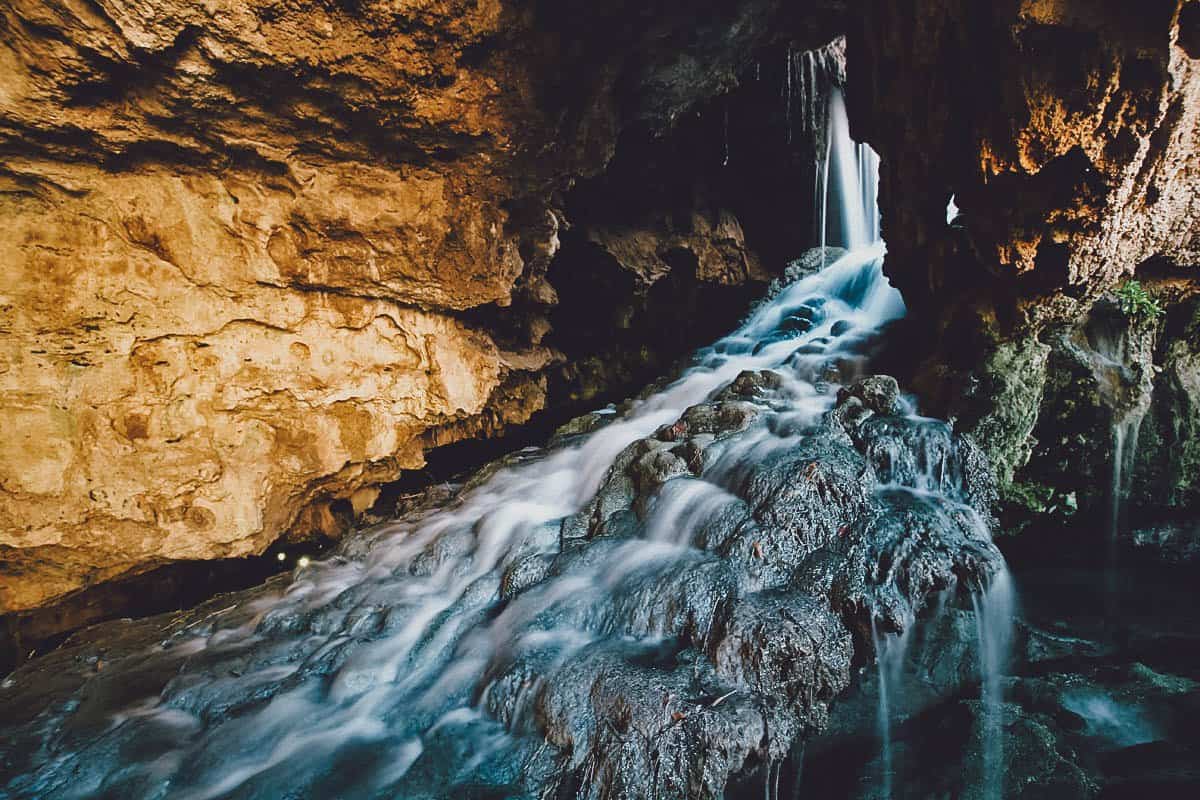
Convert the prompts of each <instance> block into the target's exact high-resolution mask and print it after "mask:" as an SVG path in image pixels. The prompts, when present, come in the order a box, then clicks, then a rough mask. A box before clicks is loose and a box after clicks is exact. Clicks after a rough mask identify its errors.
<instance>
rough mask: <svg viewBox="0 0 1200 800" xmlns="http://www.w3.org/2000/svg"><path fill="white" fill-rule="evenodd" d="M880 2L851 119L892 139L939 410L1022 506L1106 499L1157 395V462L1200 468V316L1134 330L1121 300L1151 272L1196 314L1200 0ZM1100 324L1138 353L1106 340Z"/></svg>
mask: <svg viewBox="0 0 1200 800" xmlns="http://www.w3.org/2000/svg"><path fill="white" fill-rule="evenodd" d="M861 9H862V11H863V13H862V14H858V15H851V16H850V23H851V25H850V30H849V34H848V40H849V45H848V46H849V59H848V62H849V83H850V91H849V93H848V100H849V103H850V111H851V123H852V131H853V133H854V135H855V136H856V137H860V138H865V139H867V140H869V141H870V142H871V143H872V144H873V145H874V146H875V148H876V149H877V150H878V151H879V152H880V153H881V155H882V161H883V164H882V168H881V189H880V202H881V207H882V210H883V216H884V219H883V227H884V236H885V238H886V239H887V241H888V262H887V270H888V273H889V276H890V277H891V278H892V280H893V282H894V283H896V284H897V285H898V286H899V287H900V288H901V290H902V291H903V292H904V295H905V301H906V303H907V304H908V306H909V309H910V317H909V319H908V320H907V322H906V325H907V328H906V330H905V331H904V337H905V339H906V342H905V346H904V348H903V349H905V350H907V351H908V352H909V353H911V352H914V351H915V352H917V353H918V355H916V356H915V357H913V360H914V361H917V362H921V363H920V364H919V366H915V367H914V373H915V377H914V383H915V384H916V385H917V386H918V387H919V388H920V391H921V394H922V397H923V400H925V401H926V403H927V407H928V408H929V409H930V411H931V412H932V413H935V414H939V415H946V416H951V415H953V416H956V417H958V420H959V425H960V428H961V429H963V430H965V431H967V432H969V433H971V434H972V435H973V436H974V437H975V438H976V439H977V440H978V441H979V442H980V443H981V444H982V445H983V446H984V447H985V449H986V450H987V451H988V454H989V456H990V457H991V459H992V461H993V463H994V465H995V467H996V470H997V473H998V477H999V479H1000V483H1001V488H1002V492H1003V493H1004V495H1005V497H1006V499H1007V500H1008V501H1009V502H1010V504H1011V506H1010V508H1012V509H1018V510H1020V512H1021V515H1023V518H1024V520H1027V519H1028V514H1029V513H1033V514H1034V515H1045V514H1052V515H1062V514H1064V513H1066V514H1068V515H1069V514H1073V513H1074V512H1075V511H1076V510H1077V509H1079V508H1083V509H1087V510H1089V511H1090V512H1092V513H1096V514H1101V515H1102V516H1107V513H1108V512H1107V511H1104V510H1103V509H1107V508H1108V506H1109V499H1108V498H1109V495H1110V494H1111V490H1110V486H1111V484H1112V470H1113V462H1114V457H1115V456H1114V447H1115V441H1114V434H1113V431H1114V428H1120V427H1121V426H1122V425H1124V424H1125V420H1126V418H1127V417H1128V416H1130V415H1133V416H1140V415H1142V414H1145V413H1147V409H1148V408H1149V406H1150V405H1151V404H1153V406H1154V408H1155V411H1153V412H1152V413H1151V417H1152V418H1153V420H1156V421H1152V422H1148V425H1151V426H1152V427H1148V428H1147V432H1148V436H1151V438H1150V439H1147V440H1145V441H1144V442H1143V443H1142V447H1141V448H1139V455H1138V456H1137V457H1138V458H1139V459H1150V460H1153V461H1155V462H1156V463H1157V466H1156V467H1155V468H1154V469H1155V470H1157V471H1156V473H1155V474H1157V475H1159V476H1160V477H1161V479H1162V480H1168V481H1171V482H1172V485H1174V482H1179V481H1183V482H1185V483H1186V482H1187V481H1188V480H1190V478H1188V477H1187V476H1188V475H1190V474H1192V470H1193V468H1192V467H1190V466H1188V465H1189V464H1190V463H1191V462H1190V460H1189V459H1190V456H1187V455H1182V454H1184V453H1190V452H1192V449H1193V448H1194V447H1195V443H1196V438H1195V434H1194V433H1192V432H1191V431H1192V428H1191V427H1190V426H1191V425H1192V423H1191V422H1189V421H1186V420H1190V416H1191V411H1190V409H1189V408H1188V407H1187V404H1188V403H1189V402H1190V401H1181V400H1180V398H1181V397H1186V396H1187V393H1188V390H1187V389H1181V388H1179V387H1182V386H1189V385H1191V383H1192V382H1194V375H1193V369H1192V368H1191V367H1190V366H1188V367H1185V368H1184V370H1183V372H1184V373H1186V374H1180V370H1179V366H1180V365H1182V364H1185V363H1189V364H1190V362H1188V361H1187V358H1186V356H1182V355H1181V354H1184V353H1190V352H1191V351H1192V350H1193V349H1194V348H1193V346H1192V344H1191V343H1190V342H1189V341H1188V340H1187V339H1186V337H1187V336H1188V335H1190V334H1188V333H1187V331H1189V330H1190V329H1189V328H1188V327H1187V326H1186V325H1184V324H1183V323H1182V322H1176V321H1172V322H1170V324H1167V323H1164V322H1160V323H1158V324H1156V325H1142V326H1137V325H1131V323H1130V321H1129V320H1128V319H1127V318H1126V317H1125V316H1124V315H1122V314H1121V313H1120V312H1119V311H1117V310H1116V309H1115V305H1114V303H1115V300H1114V298H1113V297H1111V296H1108V297H1107V299H1106V295H1107V293H1109V292H1110V291H1111V290H1113V289H1115V288H1117V286H1118V285H1119V284H1121V282H1122V281H1124V280H1126V279H1128V278H1130V277H1131V276H1133V275H1134V273H1135V272H1136V273H1137V275H1138V276H1139V277H1141V278H1142V279H1143V281H1144V282H1147V285H1152V287H1153V290H1154V292H1155V293H1156V294H1157V295H1158V296H1159V297H1160V299H1161V300H1162V302H1163V303H1164V304H1167V305H1171V306H1172V310H1171V313H1170V314H1169V317H1170V318H1171V319H1172V320H1175V319H1176V318H1177V317H1178V318H1180V319H1182V318H1184V317H1186V316H1187V314H1188V313H1189V312H1187V311H1186V308H1185V306H1184V305H1178V304H1180V303H1184V301H1183V300H1182V298H1184V297H1186V296H1188V295H1189V294H1190V293H1191V292H1192V291H1193V289H1192V288H1191V287H1194V286H1195V285H1196V277H1197V273H1196V271H1195V266H1194V265H1196V264H1200V205H1197V200H1196V196H1197V192H1196V189H1197V186H1200V155H1198V149H1197V145H1198V144H1200V72H1198V70H1200V63H1198V62H1197V57H1198V56H1200V50H1198V49H1197V37H1198V35H1200V4H1198V3H1195V2H1191V0H1188V1H1187V2H1183V1H1181V0H1152V1H1151V2H1147V3H1140V4H1130V3H1125V2H1119V0H1112V1H1111V2H1084V0H1005V1H1004V2H999V3H986V4H984V3H972V2H966V0H864V2H863V3H861ZM952 198H953V204H954V206H955V207H957V214H955V213H953V212H952V210H951V209H950V208H949V206H950V203H951V199H952ZM1185 305H1186V304H1185ZM1176 306H1178V307H1176ZM1101 333H1102V334H1103V335H1104V336H1111V337H1116V338H1117V339H1119V340H1120V346H1119V347H1117V350H1120V351H1121V352H1101V351H1104V350H1105V346H1104V343H1102V342H1098V341H1097V340H1096V338H1095V336H1096V335H1097V334H1101ZM1115 341H1116V339H1114V342H1115ZM1108 344H1109V345H1112V344H1113V342H1109V343H1108ZM1108 349H1112V348H1111V347H1109V348H1108ZM1114 359H1115V363H1108V362H1112V361H1113V360H1114ZM1172 376H1174V377H1172ZM1172 387H1174V388H1172ZM1152 395H1153V398H1154V399H1153V401H1152V400H1151V396H1152ZM1171 398H1174V399H1171ZM1164 404H1169V405H1170V406H1171V407H1170V408H1166V407H1165V406H1164ZM1181 420H1184V421H1185V422H1180V421H1181ZM1181 426H1182V427H1181ZM1149 448H1155V450H1154V451H1153V452H1152V451H1151V450H1150V449H1149ZM1167 453H1174V454H1180V455H1178V456H1174V455H1172V456H1168V455H1166V454H1167ZM1172 458H1174V459H1175V461H1178V463H1175V461H1172V462H1171V463H1170V464H1166V463H1159V462H1163V460H1164V459H1167V460H1170V459H1172ZM1181 459H1182V460H1181ZM1132 468H1133V465H1132V464H1130V465H1128V467H1127V468H1126V469H1125V472H1126V477H1128V473H1129V470H1130V469H1132ZM1145 469H1149V467H1148V466H1146V467H1145ZM1155 480H1157V479H1155ZM1137 481H1140V483H1138V482H1137ZM1137 481H1135V488H1134V496H1135V499H1137V498H1138V497H1140V498H1141V499H1140V500H1139V501H1138V502H1141V503H1142V504H1143V505H1144V506H1146V507H1149V506H1155V507H1156V508H1158V509H1159V510H1178V508H1179V507H1180V505H1181V504H1183V503H1184V497H1185V496H1186V495H1188V492H1187V491H1186V490H1179V489H1177V488H1176V489H1167V488H1163V489H1161V490H1154V491H1150V490H1149V489H1148V488H1146V487H1147V486H1148V483H1147V481H1146V480H1143V479H1141V478H1139V479H1137ZM1136 486H1143V489H1145V491H1140V490H1138V489H1136ZM1139 491H1140V495H1139ZM1152 495H1153V499H1152V497H1151V496H1152ZM1143 501H1144V502H1143ZM1021 515H1019V516H1021ZM1011 521H1013V522H1014V524H1023V522H1020V521H1019V520H1011Z"/></svg>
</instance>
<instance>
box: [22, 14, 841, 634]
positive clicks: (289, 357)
mask: <svg viewBox="0 0 1200 800" xmlns="http://www.w3.org/2000/svg"><path fill="white" fill-rule="evenodd" d="M833 5H836V4H833ZM822 8H824V4H823V5H822ZM781 13H782V11H781V9H780V7H779V4H777V3H774V2H765V1H764V2H753V3H731V2H719V1H718V2H714V3H711V4H708V5H706V6H705V8H704V9H703V10H702V11H698V10H697V9H696V8H695V7H694V6H692V5H686V6H685V5H684V4H679V3H674V2H670V1H668V2H664V3H662V4H654V5H653V6H652V7H649V8H643V9H641V10H640V11H639V12H638V13H637V14H630V13H629V9H626V8H623V7H605V8H593V7H592V5H591V4H583V3H572V2H568V3H563V4H557V5H556V6H555V7H554V8H549V7H545V6H544V5H542V4H525V3H520V2H483V3H461V2H453V0H451V1H448V2H433V3H424V4H420V5H419V7H417V6H411V4H407V5H405V4H402V6H396V5H395V4H392V3H385V2H366V3H352V4H337V3H335V4H330V3H324V2H309V1H308V0H301V2H298V3H296V2H287V3H284V2H269V3H266V4H261V3H260V4H256V5H253V6H246V5H245V4H241V3H231V2H217V3H207V4H194V3H172V2H170V0H152V1H151V2H105V3H99V4H96V3H85V2H74V1H73V0H72V1H71V2H65V3H58V2H45V1H44V0H20V1H19V2H14V3H9V4H7V5H6V6H5V8H4V9H3V10H2V11H0V30H2V31H3V43H2V44H0V76H2V77H0V153H2V154H3V158H2V160H3V165H2V166H0V213H2V214H3V217H4V219H5V226H4V230H3V231H2V232H0V263H2V264H3V266H4V268H3V270H0V272H2V277H0V329H2V330H3V333H4V335H3V338H2V340H0V425H2V426H3V427H4V429H5V435H4V437H3V440H2V441H0V613H2V612H5V611H11V610H13V609H20V608H26V607H30V606H36V605H39V604H42V603H45V602H47V601H49V600H52V599H53V598H56V597H59V596H61V595H63V594H64V593H68V592H70V591H72V590H75V589H78V588H80V587H83V586H87V585H90V584H94V583H96V582H98V581H102V580H106V579H109V578H112V577H114V576H118V575H121V574H124V573H128V572H130V571H139V570H144V569H147V568H149V567H152V566H154V565H156V564H160V563H164V562H167V561H172V560H178V559H195V558H216V557H235V556H242V555H247V554H252V553H257V552H261V551H262V550H263V549H264V548H265V547H266V546H267V545H268V544H269V543H270V542H271V541H273V540H275V539H276V538H278V537H280V536H282V535H292V536H301V537H303V536H309V535H312V534H314V533H319V534H323V535H335V534H337V533H339V532H340V530H341V528H340V526H339V525H338V524H335V522H334V520H333V516H332V515H331V514H330V513H329V508H330V505H331V503H332V502H333V501H335V500H336V501H341V503H342V504H346V503H349V504H350V506H351V507H352V508H353V510H354V511H362V510H363V509H364V508H366V507H367V506H369V505H370V504H371V502H372V501H373V499H374V498H375V490H374V488H373V487H374V486H376V485H378V484H380V483H383V482H387V481H389V480H394V479H395V478H396V477H397V476H398V475H400V474H401V472H402V471H404V470H410V469H414V468H417V467H420V466H421V465H422V464H423V463H424V456H425V453H426V452H427V451H428V450H429V449H430V448H432V447H435V446H439V445H442V444H446V443H450V442H453V441H456V440H460V439H464V438H470V437H485V436H491V435H495V434H497V433H499V432H500V431H502V430H504V429H505V428H506V427H508V426H511V425H514V424H519V423H522V422H525V421H526V420H528V419H529V417H530V415H531V414H533V413H534V412H536V411H537V410H539V409H541V408H542V407H544V406H545V405H546V404H547V402H548V400H547V392H548V385H547V380H548V377H547V376H548V370H549V369H550V368H551V367H553V366H554V365H556V364H558V363H560V361H561V356H562V353H561V352H560V351H558V350H556V349H555V348H554V347H552V346H549V345H548V344H547V342H546V341H545V337H546V333H547V330H548V328H549V322H548V320H547V313H548V309H549V308H550V307H551V306H552V305H553V304H554V303H555V302H556V299H557V298H556V293H555V290H554V288H553V287H552V286H551V285H550V284H549V283H548V282H547V279H546V274H547V269H548V266H549V263H550V261H551V260H552V259H553V258H554V256H555V254H556V252H557V249H558V244H559V232H560V230H561V229H562V228H563V227H564V226H565V225H566V224H567V220H565V218H564V214H563V210H562V208H563V205H564V201H563V192H564V191H565V190H566V189H567V188H568V187H569V185H570V183H571V181H572V180H573V179H574V178H575V177H576V176H579V175H587V174H592V173H594V172H596V171H597V170H599V169H601V168H602V167H603V165H604V164H605V163H606V161H607V160H608V159H609V158H610V157H611V155H612V153H613V150H614V148H615V147H616V142H617V137H618V134H619V132H620V131H621V130H622V128H623V127H624V126H625V125H626V124H628V123H631V122H633V121H637V122H638V124H641V125H644V126H646V127H648V128H649V129H653V130H661V129H663V128H665V127H666V126H668V125H669V124H670V123H671V121H672V120H674V119H676V118H677V117H678V116H679V115H680V114H681V113H682V112H683V111H684V110H685V109H687V108H689V107H690V106H691V105H692V104H693V103H694V102H695V101H696V100H697V99H701V98H705V97H708V96H711V95H712V94H714V93H716V92H717V91H718V90H719V89H720V88H721V87H723V86H726V85H728V84H730V83H731V81H732V76H733V74H734V72H735V71H737V70H740V69H741V68H743V67H744V66H745V64H746V62H747V60H748V58H749V52H750V49H751V45H752V44H754V43H757V42H762V41H766V40H769V39H771V38H773V37H776V36H778V35H780V32H779V30H778V28H777V27H776V22H777V19H778V16H779V14H781ZM697 19H703V22H702V23H699V24H698V23H697V22H696V20H697ZM792 21H793V22H794V21H795V20H792ZM792 27H793V29H798V28H799V27H802V26H799V25H796V26H792ZM818 27H820V25H819V24H818V23H815V22H814V23H813V27H812V28H811V29H809V35H811V36H813V37H817V36H819V35H823V34H817V33H815V30H816V28H818ZM817 41H820V39H818V38H815V39H814V42H813V43H814V44H815V43H817ZM710 216H711V219H712V222H711V224H708V223H705V224H702V225H699V226H698V227H696V228H695V230H694V231H693V232H692V234H691V238H690V239H688V241H687V243H686V245H687V246H688V247H691V248H693V249H696V251H697V252H698V253H703V254H706V253H708V252H709V251H711V250H713V249H714V248H716V249H717V250H721V251H723V252H725V254H726V255H729V252H730V251H731V249H732V250H738V249H739V248H744V243H743V242H742V241H741V240H740V238H739V237H740V228H739V226H738V223H737V221H736V219H731V218H730V217H729V216H728V214H727V213H725V212H723V211H722V209H721V208H719V207H717V208H714V209H712V212H711V215H710ZM705 219H707V217H706V218H705ZM656 237H657V234H656V233H655V232H651V233H650V234H648V235H643V234H640V233H636V232H634V233H632V234H631V238H629V239H628V241H634V240H636V241H637V242H638V248H640V249H641V250H645V251H647V253H648V255H647V257H648V258H650V259H651V260H653V259H655V258H658V257H659V256H658V255H657V254H655V253H653V252H651V251H653V249H654V248H655V247H658V248H659V249H660V250H662V251H663V252H666V251H669V250H672V249H673V248H676V244H677V243H676V242H674V241H673V240H670V239H669V237H668V240H659V239H658V238H656ZM611 246H612V248H613V249H615V250H620V251H621V252H626V251H628V250H629V247H626V246H624V245H619V244H617V243H616V242H615V240H611ZM735 257H737V258H742V259H743V260H744V261H745V263H746V268H745V269H743V270H742V271H741V272H739V273H736V274H735V273H732V272H729V271H727V270H724V269H722V268H718V272H719V273H720V274H719V275H715V276H714V280H716V281H717V282H718V283H720V284H722V285H729V284H730V283H731V282H736V281H738V280H742V279H744V278H745V277H747V276H750V275H752V274H754V273H755V269H752V268H751V267H752V266H753V264H754V259H753V256H752V255H751V254H748V253H747V252H745V251H744V249H743V251H742V252H740V254H735ZM627 260H628V259H626V261H627ZM701 260H702V261H703V262H704V264H705V265H708V264H710V263H712V260H711V259H710V258H709V257H708V256H707V255H702V257H701ZM623 263H624V262H623ZM705 269H707V266H706V267H705ZM566 271H569V267H568V268H567V270H566ZM735 272H736V271H735ZM655 277H659V276H658V275H656V276H655ZM695 277H696V276H691V278H687V279H685V281H684V282H685V283H686V282H687V280H692V279H694V278H695ZM701 279H702V280H703V279H704V276H701ZM683 338H686V336H685V337H683ZM694 344H695V342H691V341H689V342H688V346H689V347H690V346H692V345H694ZM685 351H686V348H685ZM581 357H582V356H581ZM668 357H674V355H671V356H668ZM602 377H603V378H604V379H606V380H612V381H615V380H616V379H617V378H613V377H612V376H602ZM617 377H622V376H617ZM626 388H627V387H626Z"/></svg>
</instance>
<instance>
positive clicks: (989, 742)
mask: <svg viewBox="0 0 1200 800" xmlns="http://www.w3.org/2000/svg"><path fill="white" fill-rule="evenodd" d="M1016 598H1017V595H1016V589H1015V587H1014V586H1013V580H1012V575H1010V574H1009V572H1008V570H1004V571H1003V572H1001V573H999V574H998V575H996V576H995V577H994V578H993V579H992V582H991V584H990V585H989V586H987V588H985V589H983V590H982V591H979V592H977V593H974V594H972V595H971V603H972V606H973V608H974V611H975V627H976V631H977V633H978V636H979V675H980V684H981V686H982V690H981V694H982V701H983V718H982V724H981V725H980V729H981V730H980V739H981V747H982V752H983V787H982V788H983V792H982V795H983V798H984V800H1000V798H1001V797H1002V796H1003V781H1004V676H1005V674H1006V673H1007V671H1008V669H1009V662H1010V660H1011V657H1012V640H1013V620H1014V619H1016V613H1017V599H1016Z"/></svg>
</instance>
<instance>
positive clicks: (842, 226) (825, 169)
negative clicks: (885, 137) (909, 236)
mask: <svg viewBox="0 0 1200 800" xmlns="http://www.w3.org/2000/svg"><path fill="white" fill-rule="evenodd" d="M826 116H827V119H828V127H827V130H826V133H825V135H824V136H823V137H819V142H820V143H821V144H822V145H823V146H824V151H823V154H822V157H821V161H820V169H819V171H818V174H819V181H818V184H817V187H816V196H815V197H814V199H813V207H814V208H816V209H818V210H819V211H818V214H819V216H818V221H817V229H818V233H819V234H820V246H821V249H822V250H824V249H825V248H826V247H827V246H835V247H844V248H846V249H848V250H853V249H854V248H857V247H864V246H866V245H869V244H871V243H873V242H878V241H880V225H879V206H878V203H877V199H878V194H879V156H878V155H877V154H876V153H875V151H874V150H872V149H871V147H870V146H869V145H867V144H863V143H859V142H856V141H854V139H853V138H852V137H851V136H850V118H849V116H848V115H847V113H846V100H845V98H844V96H843V95H842V90H841V89H839V88H837V87H830V88H829V91H828V92H827V114H826ZM831 198H832V199H833V200H834V201H835V205H834V207H833V208H832V212H833V213H834V215H835V216H833V217H831V216H830V211H831V209H830V206H829V202H830V199H831Z"/></svg>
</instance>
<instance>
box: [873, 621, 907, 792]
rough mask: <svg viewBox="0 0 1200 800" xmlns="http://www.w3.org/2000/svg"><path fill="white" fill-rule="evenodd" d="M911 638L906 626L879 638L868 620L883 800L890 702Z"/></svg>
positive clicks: (888, 782) (888, 778)
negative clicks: (876, 694)
mask: <svg viewBox="0 0 1200 800" xmlns="http://www.w3.org/2000/svg"><path fill="white" fill-rule="evenodd" d="M911 634H912V626H911V625H909V626H908V627H906V628H905V629H904V632H903V633H900V634H895V633H890V634H882V635H881V634H880V633H879V629H878V626H877V624H876V622H875V620H874V618H872V620H871V639H872V644H873V645H874V647H875V667H876V672H877V674H878V677H879V709H878V715H877V716H878V725H879V742H880V758H879V761H880V794H881V796H882V797H884V798H890V797H891V796H892V781H893V779H894V774H893V756H892V702H893V697H895V695H896V693H897V692H898V691H899V690H900V689H901V688H902V687H901V679H902V678H903V672H904V664H905V661H906V660H907V658H908V643H909V638H910V636H911Z"/></svg>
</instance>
